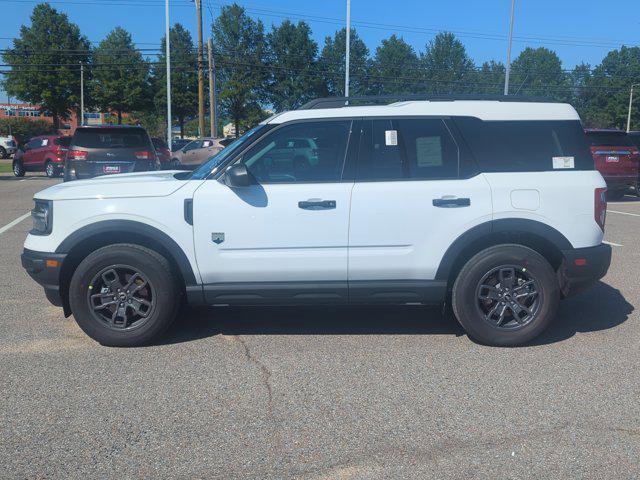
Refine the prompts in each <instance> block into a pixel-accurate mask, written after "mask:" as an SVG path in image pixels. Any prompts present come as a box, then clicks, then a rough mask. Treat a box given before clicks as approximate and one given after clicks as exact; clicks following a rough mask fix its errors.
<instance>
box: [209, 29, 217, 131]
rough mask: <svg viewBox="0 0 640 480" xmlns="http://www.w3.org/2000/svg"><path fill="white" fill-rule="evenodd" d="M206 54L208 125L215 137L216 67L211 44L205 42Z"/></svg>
mask: <svg viewBox="0 0 640 480" xmlns="http://www.w3.org/2000/svg"><path fill="white" fill-rule="evenodd" d="M207 54H208V57H209V123H210V130H211V136H212V137H213V138H215V137H216V133H217V132H216V129H217V125H216V121H217V119H216V66H215V63H214V61H215V60H214V58H213V42H212V41H211V39H209V40H208V41H207Z"/></svg>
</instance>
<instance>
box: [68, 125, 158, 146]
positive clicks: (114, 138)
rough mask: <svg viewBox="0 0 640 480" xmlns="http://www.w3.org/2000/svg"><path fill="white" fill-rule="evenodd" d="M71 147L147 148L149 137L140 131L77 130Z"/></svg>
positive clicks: (125, 129) (136, 129)
mask: <svg viewBox="0 0 640 480" xmlns="http://www.w3.org/2000/svg"><path fill="white" fill-rule="evenodd" d="M72 143H73V146H75V147H81V148H148V147H150V144H149V137H148V136H147V132H146V131H144V130H142V129H138V128H135V129H127V128H100V129H88V128H87V129H78V130H76V133H75V135H74V136H73V142H72Z"/></svg>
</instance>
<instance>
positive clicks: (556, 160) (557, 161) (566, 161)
mask: <svg viewBox="0 0 640 480" xmlns="http://www.w3.org/2000/svg"><path fill="white" fill-rule="evenodd" d="M575 167H576V165H575V158H574V157H553V168H554V169H555V170H558V169H565V168H575Z"/></svg>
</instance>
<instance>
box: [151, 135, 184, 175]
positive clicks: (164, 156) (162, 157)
mask: <svg viewBox="0 0 640 480" xmlns="http://www.w3.org/2000/svg"><path fill="white" fill-rule="evenodd" d="M151 143H153V148H155V149H156V155H157V156H158V160H159V161H160V168H162V169H164V170H168V169H171V168H173V167H178V166H179V165H178V164H174V163H172V162H171V150H169V147H167V142H165V141H164V140H163V139H161V138H158V137H151Z"/></svg>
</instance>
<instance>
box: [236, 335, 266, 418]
mask: <svg viewBox="0 0 640 480" xmlns="http://www.w3.org/2000/svg"><path fill="white" fill-rule="evenodd" d="M233 338H234V339H235V340H236V341H237V342H238V343H239V344H240V345H242V348H243V351H244V356H245V357H246V358H247V360H248V361H249V362H251V363H253V364H254V365H256V366H257V367H258V368H259V369H260V374H261V375H262V383H263V384H264V386H265V388H266V389H267V399H268V403H267V410H268V411H269V415H273V392H272V390H271V371H270V370H269V369H268V368H267V366H266V365H265V364H264V363H262V362H261V361H260V360H258V359H257V358H256V357H254V356H253V354H252V353H251V350H250V349H249V345H248V344H247V342H246V341H245V340H244V339H242V338H240V335H234V336H233Z"/></svg>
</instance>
